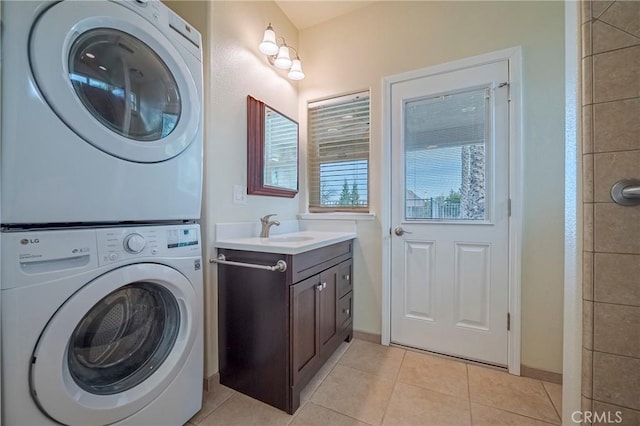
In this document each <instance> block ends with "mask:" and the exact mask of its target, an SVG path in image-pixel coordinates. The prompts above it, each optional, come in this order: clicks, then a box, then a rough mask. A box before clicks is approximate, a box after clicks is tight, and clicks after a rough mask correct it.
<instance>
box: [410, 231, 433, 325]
mask: <svg viewBox="0 0 640 426" xmlns="http://www.w3.org/2000/svg"><path fill="white" fill-rule="evenodd" d="M435 252H436V251H435V243H434V242H433V241H421V242H414V241H407V242H406V243H405V265H404V267H405V271H406V272H405V276H406V277H407V279H406V281H405V285H406V283H415V284H417V285H412V286H406V287H405V294H406V298H405V304H404V306H405V316H406V317H409V318H412V319H418V320H425V321H435V320H436V319H435V310H434V303H435V268H436V264H435ZM418 283H420V284H418Z"/></svg>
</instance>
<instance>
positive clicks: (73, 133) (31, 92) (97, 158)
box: [1, 0, 203, 225]
mask: <svg viewBox="0 0 640 426" xmlns="http://www.w3.org/2000/svg"><path fill="white" fill-rule="evenodd" d="M2 27H3V37H2V67H3V69H2V172H1V178H2V183H1V184H2V212H1V213H2V223H3V224H5V225H12V224H43V223H47V224H48V223H118V222H125V221H126V222H150V221H156V220H163V221H164V220H184V219H187V220H190V219H197V218H199V217H200V207H201V192H202V138H203V136H202V135H203V133H202V131H203V112H202V104H203V91H202V84H203V83H202V73H203V72H202V42H201V35H200V33H198V31H196V30H195V29H194V28H193V27H191V26H190V25H189V24H187V23H186V22H185V21H184V20H182V19H181V18H180V17H179V16H178V15H176V14H175V13H173V12H172V11H171V10H170V9H169V8H168V7H167V6H165V5H163V4H162V3H161V2H160V1H157V0H148V1H147V0H144V1H143V0H138V1H135V0H122V1H106V0H97V1H96V0H94V1H68V0H67V1H9V2H4V3H3V6H2Z"/></svg>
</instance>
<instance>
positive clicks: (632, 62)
mask: <svg viewBox="0 0 640 426" xmlns="http://www.w3.org/2000/svg"><path fill="white" fill-rule="evenodd" d="M581 9H582V24H581V28H582V37H581V39H582V120H583V134H582V153H583V173H584V175H583V184H584V186H583V187H584V194H583V201H584V263H583V265H584V274H583V298H584V301H583V358H582V375H583V380H582V395H583V398H582V405H583V410H585V411H595V412H598V413H601V412H610V413H612V414H611V415H612V416H614V417H612V418H611V420H616V417H615V412H616V411H620V412H621V415H622V418H623V424H624V425H640V206H634V207H622V206H619V205H617V204H615V203H613V201H612V200H611V198H610V196H609V190H610V188H611V186H612V185H613V184H614V183H615V182H617V181H618V180H620V179H623V178H638V179H640V1H638V0H635V1H583V2H582V3H581Z"/></svg>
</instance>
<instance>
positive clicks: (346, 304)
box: [338, 292, 353, 329]
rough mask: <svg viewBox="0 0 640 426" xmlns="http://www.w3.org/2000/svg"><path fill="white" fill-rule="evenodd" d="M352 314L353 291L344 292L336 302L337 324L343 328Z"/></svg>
mask: <svg viewBox="0 0 640 426" xmlns="http://www.w3.org/2000/svg"><path fill="white" fill-rule="evenodd" d="M352 316H353V292H349V293H348V294H346V295H345V296H344V297H343V298H342V299H340V301H339V302H338V324H339V327H340V328H341V329H342V328H345V327H346V326H347V325H348V324H349V323H350V322H351V318H352Z"/></svg>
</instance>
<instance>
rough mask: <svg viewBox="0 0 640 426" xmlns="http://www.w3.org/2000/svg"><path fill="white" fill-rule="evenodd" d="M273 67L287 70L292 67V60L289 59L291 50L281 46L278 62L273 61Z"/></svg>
mask: <svg viewBox="0 0 640 426" xmlns="http://www.w3.org/2000/svg"><path fill="white" fill-rule="evenodd" d="M273 65H275V66H276V67H278V68H280V69H283V70H286V69H289V67H291V58H290V57H289V48H288V47H287V46H286V45H282V46H280V50H279V51H278V56H277V57H276V60H275V61H273Z"/></svg>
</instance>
